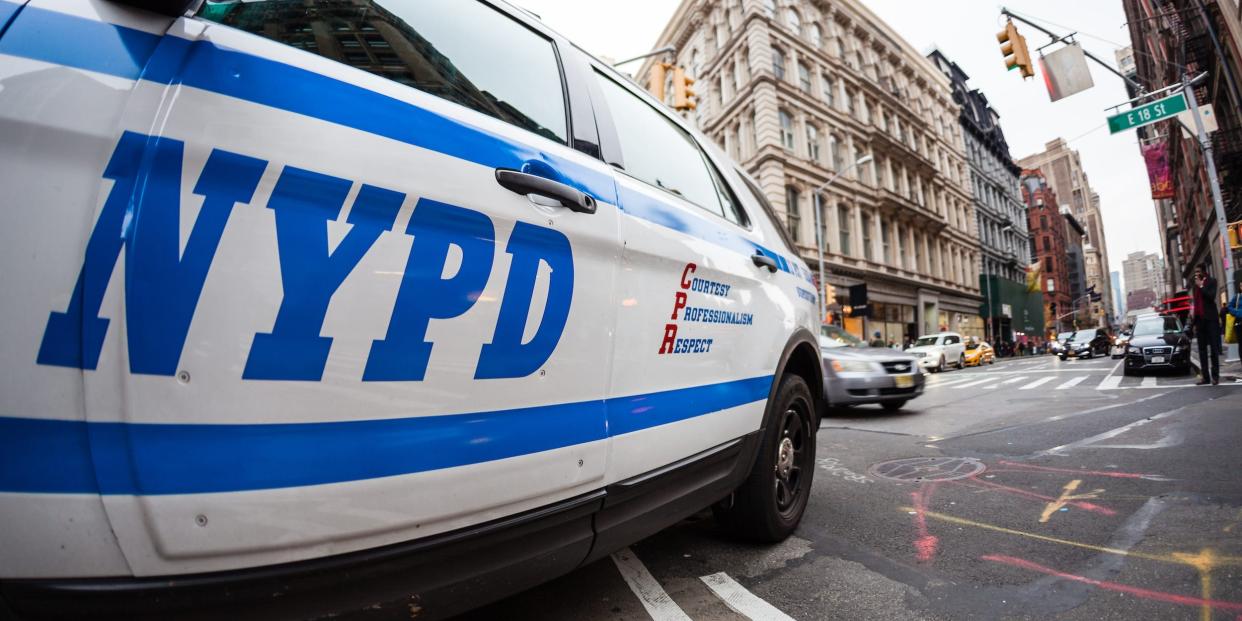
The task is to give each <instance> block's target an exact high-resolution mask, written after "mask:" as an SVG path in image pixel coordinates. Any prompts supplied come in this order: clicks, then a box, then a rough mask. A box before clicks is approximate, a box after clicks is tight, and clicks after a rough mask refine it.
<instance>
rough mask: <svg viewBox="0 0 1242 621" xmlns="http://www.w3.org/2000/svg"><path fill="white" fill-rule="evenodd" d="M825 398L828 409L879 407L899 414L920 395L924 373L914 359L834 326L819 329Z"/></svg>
mask: <svg viewBox="0 0 1242 621" xmlns="http://www.w3.org/2000/svg"><path fill="white" fill-rule="evenodd" d="M819 347H820V355H821V357H822V358H823V361H824V398H825V399H827V400H828V404H829V405H830V406H842V405H861V404H865V403H878V404H880V405H881V406H882V407H883V408H884V409H886V410H890V411H892V410H899V409H901V407H902V406H904V405H905V404H906V402H907V401H909V400H911V399H913V398H915V397H918V396H919V395H921V394H923V384H924V381H923V372H922V371H921V370H920V369H919V366H918V361H917V360H916V359H915V358H914V356H912V355H910V354H907V353H904V352H901V351H898V350H895V349H888V348H885V347H868V346H867V344H866V343H864V342H863V341H861V340H859V339H858V338H857V337H855V336H854V335H852V334H850V333H848V332H846V331H845V330H842V329H841V328H838V327H837V326H832V325H824V326H820V337H819Z"/></svg>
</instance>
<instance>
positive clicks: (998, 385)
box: [987, 375, 1026, 388]
mask: <svg viewBox="0 0 1242 621" xmlns="http://www.w3.org/2000/svg"><path fill="white" fill-rule="evenodd" d="M1025 379H1026V376H1025V375H1019V376H1018V377H1011V378H1009V379H1007V380H1005V381H1003V382H1001V383H999V384H992V385H991V386H987V388H999V387H1001V386H1004V385H1005V384H1013V383H1016V382H1021V381H1023V380H1025Z"/></svg>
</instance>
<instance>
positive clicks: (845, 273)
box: [638, 0, 983, 342]
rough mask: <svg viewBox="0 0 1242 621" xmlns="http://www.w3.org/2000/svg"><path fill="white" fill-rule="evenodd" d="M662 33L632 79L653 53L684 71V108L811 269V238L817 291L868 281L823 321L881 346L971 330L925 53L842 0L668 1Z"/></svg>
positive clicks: (953, 114)
mask: <svg viewBox="0 0 1242 621" xmlns="http://www.w3.org/2000/svg"><path fill="white" fill-rule="evenodd" d="M664 45H673V46H675V47H676V49H677V52H676V53H675V54H674V55H672V58H668V59H653V60H652V61H649V62H648V63H646V64H645V65H644V66H643V68H642V69H641V70H640V71H639V73H638V80H639V82H640V83H646V80H647V76H648V71H649V70H650V68H651V65H652V63H653V62H657V61H661V60H670V61H673V62H676V63H677V64H679V65H682V66H684V67H686V68H687V71H688V73H689V74H690V75H691V76H693V77H695V78H696V79H697V84H695V89H696V90H697V91H698V93H699V105H698V108H697V109H696V110H695V111H693V112H691V113H689V116H690V117H691V118H693V119H694V121H695V122H696V124H697V125H698V126H699V128H700V129H701V130H702V131H703V132H704V133H705V134H707V135H708V136H710V137H711V138H712V139H714V140H715V141H716V142H718V143H719V144H720V145H722V146H723V148H724V149H725V150H726V151H727V152H728V153H729V154H730V155H731V156H732V157H733V159H735V160H736V161H738V162H740V163H741V164H742V166H743V167H744V168H745V169H746V170H747V171H748V172H749V173H750V174H751V175H752V176H754V177H755V179H757V180H758V182H759V184H760V187H761V188H762V189H763V191H764V193H765V194H766V195H767V198H768V199H769V200H770V201H771V202H772V204H773V205H774V206H775V207H776V210H777V212H778V213H780V214H781V215H782V217H783V218H784V222H785V225H786V227H787V228H788V230H789V233H790V235H791V236H792V237H793V239H794V241H795V242H796V244H797V246H798V250H799V252H800V254H801V255H802V256H803V257H804V258H805V259H807V261H808V263H809V264H810V265H811V266H812V268H814V267H815V264H816V235H817V234H819V235H822V237H823V240H824V251H825V261H826V267H825V272H826V275H825V279H826V280H827V281H828V282H829V283H831V284H832V285H834V286H835V287H836V290H837V292H838V298H837V299H836V300H829V302H830V303H832V302H836V304H834V305H833V306H834V307H836V308H840V307H843V306H845V305H846V304H847V303H848V300H847V299H846V296H845V294H844V292H845V291H846V288H847V287H849V286H851V285H855V284H860V283H865V284H867V287H868V293H869V301H870V303H871V304H870V305H871V307H872V311H873V314H872V316H871V317H870V318H868V319H866V320H865V323H864V320H863V319H861V318H850V317H841V316H840V313H834V320H839V321H841V322H842V323H844V325H845V326H846V328H847V329H849V330H851V331H853V332H855V333H856V334H862V333H863V332H864V331H865V333H866V335H867V336H868V337H870V336H871V334H872V333H873V332H875V331H879V332H881V334H882V335H883V338H884V339H885V340H892V341H894V342H903V341H904V340H906V339H908V338H912V337H914V336H917V335H918V334H921V333H928V332H936V331H939V330H957V331H961V332H963V333H965V334H969V335H978V336H982V335H983V323H982V320H981V319H980V318H979V304H980V301H981V298H980V295H979V260H980V259H979V246H978V236H977V232H976V228H975V226H976V225H975V215H974V208H973V205H972V203H971V196H970V176H969V173H968V171H967V166H966V161H965V156H964V153H963V142H962V130H961V126H960V125H959V124H958V123H957V115H958V106H957V104H956V103H954V102H953V99H952V90H951V88H950V84H949V80H948V78H946V77H945V76H944V75H943V74H941V73H940V71H939V70H937V69H936V67H935V66H934V65H932V63H931V62H930V61H929V60H928V59H926V58H924V57H923V56H922V55H921V54H919V53H918V52H917V51H916V50H914V49H913V48H912V47H911V46H910V45H909V44H908V43H906V42H905V41H903V40H902V39H901V37H899V36H898V35H897V34H896V33H895V32H894V31H893V30H891V29H890V28H889V27H888V26H887V25H885V24H884V23H883V22H882V21H880V20H879V18H877V17H876V16H875V15H874V14H872V13H871V12H870V11H869V10H868V9H867V8H866V7H864V6H863V5H862V4H860V3H859V2H857V1H856V0H830V1H825V0H794V1H790V0H780V1H777V0H683V1H682V3H681V5H680V6H679V7H678V8H677V11H676V12H675V13H674V14H673V17H672V19H671V21H670V22H669V24H668V25H667V26H666V27H665V29H664V32H663V33H662V34H661V36H660V39H659V40H658V41H657V42H656V44H655V47H661V46H664ZM866 155H871V156H872V158H873V159H872V160H871V161H870V162H868V163H866V164H864V165H862V166H858V167H852V164H853V163H855V162H856V161H858V160H859V159H861V158H863V157H864V156H866ZM834 171H843V174H842V175H841V177H840V178H839V179H838V180H837V181H835V182H834V183H833V184H832V185H830V186H829V187H828V188H826V189H824V190H822V191H820V192H818V193H817V192H816V191H815V190H816V189H817V188H818V187H820V185H821V184H823V183H824V182H825V181H827V180H828V179H829V178H830V177H832V175H833V173H834ZM815 210H818V211H819V213H820V216H821V217H820V223H821V226H820V230H819V231H818V233H817V231H816V230H815V225H814V222H815V217H814V216H815Z"/></svg>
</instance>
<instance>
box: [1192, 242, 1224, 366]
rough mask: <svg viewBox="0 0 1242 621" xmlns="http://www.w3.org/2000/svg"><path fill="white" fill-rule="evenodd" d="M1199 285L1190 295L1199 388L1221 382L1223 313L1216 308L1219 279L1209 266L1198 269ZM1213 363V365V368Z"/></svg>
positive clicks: (1196, 273)
mask: <svg viewBox="0 0 1242 621" xmlns="http://www.w3.org/2000/svg"><path fill="white" fill-rule="evenodd" d="M1194 279H1195V286H1194V289H1193V290H1191V295H1190V320H1191V322H1192V323H1191V325H1192V326H1194V335H1195V338H1196V339H1198V340H1199V373H1200V374H1201V375H1202V379H1200V380H1199V385H1201V386H1202V385H1204V384H1209V383H1211V384H1219V383H1220V326H1221V322H1220V314H1219V309H1217V308H1216V297H1217V296H1216V279H1215V278H1212V277H1211V275H1209V274H1208V264H1207V263H1201V264H1199V265H1197V266H1195V275H1194ZM1209 364H1210V365H1211V366H1209Z"/></svg>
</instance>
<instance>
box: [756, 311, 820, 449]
mask: <svg viewBox="0 0 1242 621" xmlns="http://www.w3.org/2000/svg"><path fill="white" fill-rule="evenodd" d="M786 373H793V374H794V375H797V376H799V377H801V378H802V379H803V380H804V381H805V382H806V384H807V386H808V387H810V389H811V397H812V398H813V399H814V402H815V421H816V424H817V425H818V423H819V421H820V420H823V418H824V415H825V414H826V413H827V410H828V404H827V402H826V401H825V400H824V362H823V358H822V357H821V356H820V354H819V340H818V339H816V338H815V335H813V334H811V331H810V330H806V329H800V330H798V331H796V332H794V333H793V335H792V336H790V337H789V340H788V341H787V342H786V343H785V349H784V351H782V352H781V357H780V361H779V362H778V363H777V365H776V374H775V375H774V376H773V377H772V387H771V388H770V389H768V404H769V407H768V409H767V411H765V412H764V415H763V427H761V429H766V428H767V426H768V425H769V424H770V423H771V421H772V416H773V412H772V408H771V407H770V404H771V403H773V401H774V400H775V399H776V391H777V390H778V389H779V388H780V384H781V378H782V377H784V376H785V374H786Z"/></svg>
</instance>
